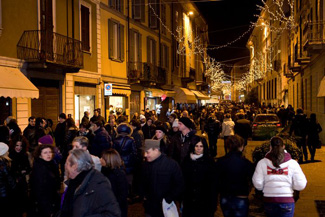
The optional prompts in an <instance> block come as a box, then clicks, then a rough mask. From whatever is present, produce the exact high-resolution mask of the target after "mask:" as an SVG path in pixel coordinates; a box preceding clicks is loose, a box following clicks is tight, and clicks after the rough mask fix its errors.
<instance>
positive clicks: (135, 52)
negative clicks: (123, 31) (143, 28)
mask: <svg viewBox="0 0 325 217" xmlns="http://www.w3.org/2000/svg"><path fill="white" fill-rule="evenodd" d="M141 41H142V36H141V34H140V33H139V32H137V31H135V30H132V29H131V30H130V62H131V63H135V65H140V64H136V63H141V62H142V49H141V48H142V43H141Z"/></svg>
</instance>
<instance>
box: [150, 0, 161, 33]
mask: <svg viewBox="0 0 325 217" xmlns="http://www.w3.org/2000/svg"><path fill="white" fill-rule="evenodd" d="M149 4H150V5H149V6H148V7H149V8H148V10H149V13H148V15H149V18H148V19H149V27H150V28H152V29H157V28H158V19H157V17H160V13H159V0H149ZM150 6H151V7H150Z"/></svg>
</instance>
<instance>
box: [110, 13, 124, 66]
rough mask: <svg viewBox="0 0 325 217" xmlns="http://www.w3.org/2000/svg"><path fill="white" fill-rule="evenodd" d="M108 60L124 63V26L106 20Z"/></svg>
mask: <svg viewBox="0 0 325 217" xmlns="http://www.w3.org/2000/svg"><path fill="white" fill-rule="evenodd" d="M108 42H109V45H108V52H109V58H110V59H112V60H116V61H122V62H123V61H124V26H123V25H121V24H120V23H118V22H117V21H115V20H112V19H109V20H108Z"/></svg>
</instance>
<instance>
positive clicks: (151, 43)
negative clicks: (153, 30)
mask: <svg viewBox="0 0 325 217" xmlns="http://www.w3.org/2000/svg"><path fill="white" fill-rule="evenodd" d="M147 55H148V56H147V62H148V63H150V64H153V65H156V41H155V40H154V39H152V38H150V37H148V38H147Z"/></svg>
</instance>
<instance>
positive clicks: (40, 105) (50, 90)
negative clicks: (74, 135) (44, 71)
mask: <svg viewBox="0 0 325 217" xmlns="http://www.w3.org/2000/svg"><path fill="white" fill-rule="evenodd" d="M37 88H38V89H39V98H38V99H32V115H33V116H35V117H44V118H46V119H52V121H53V129H55V126H56V124H57V120H58V116H59V112H60V89H59V86H56V87H53V86H52V87H44V86H37Z"/></svg>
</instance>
